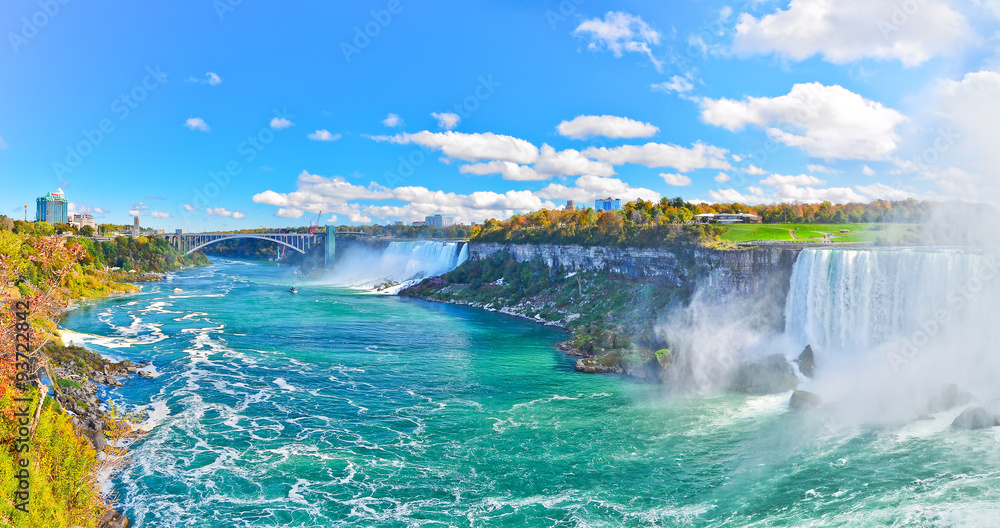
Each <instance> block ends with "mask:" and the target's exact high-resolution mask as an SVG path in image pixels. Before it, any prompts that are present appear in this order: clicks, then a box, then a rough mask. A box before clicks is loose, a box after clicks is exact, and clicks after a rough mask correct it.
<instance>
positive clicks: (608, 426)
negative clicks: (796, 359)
mask: <svg viewBox="0 0 1000 528" xmlns="http://www.w3.org/2000/svg"><path fill="white" fill-rule="evenodd" d="M819 257H821V255H815V256H813V257H812V260H811V261H810V262H812V263H813V264H812V265H813V266H814V267H816V268H817V269H820V268H822V269H843V265H842V264H841V263H840V262H839V261H832V262H833V263H832V264H828V265H827V264H823V265H822V266H821V264H820V263H821V259H820V258H819ZM946 264H947V263H945V264H941V266H945V265H946ZM881 265H882V266H886V267H891V266H895V265H896V261H891V262H888V263H883V264H881ZM823 266H826V267H823ZM838 266H839V267H838ZM872 266H874V264H872ZM899 266H900V268H899V269H902V267H906V266H910V264H908V263H906V262H902V263H901V264H899ZM892 269H896V268H892ZM935 269H936V268H930V267H928V268H927V271H926V273H929V274H930V273H934V272H935ZM941 269H945V268H941ZM842 275H843V276H845V277H849V275H846V274H842ZM796 280H799V281H800V283H801V284H803V285H804V286H803V287H802V288H799V289H796V290H794V292H793V295H800V294H801V293H802V292H803V291H807V290H808V289H809V288H812V289H813V290H817V288H819V286H817V284H819V283H818V282H815V281H814V282H813V283H810V282H809V281H806V280H805V279H802V278H798V277H797V279H796ZM832 280H833V279H831V281H828V282H826V283H823V284H833V282H832ZM844 282H845V283H849V282H850V281H849V280H847V279H844ZM855 282H857V281H855ZM292 285H295V286H297V287H298V288H299V291H300V293H299V294H298V295H291V294H289V293H288V287H289V286H292ZM175 288H181V289H182V290H183V291H181V292H175V290H174V289H175ZM796 299H798V298H797V297H796ZM945 302H946V301H945ZM809 306H812V307H814V308H815V307H816V306H819V303H812V304H811V305H809ZM914 309H915V308H914ZM901 310H902V309H901ZM845 317H846V316H845ZM869 319H870V320H876V321H879V322H881V321H882V320H883V319H884V318H883V319H872V318H869ZM845 320H849V319H845ZM61 326H62V327H63V328H65V329H67V330H69V331H70V332H67V333H66V334H65V335H64V341H66V342H67V344H68V342H69V341H75V342H76V343H77V344H85V345H86V346H88V347H90V348H93V349H95V350H98V351H100V352H102V353H104V354H107V355H110V356H113V357H115V358H128V359H131V360H133V361H136V362H138V361H143V360H147V361H150V362H151V363H152V365H153V366H155V369H156V371H157V372H158V373H159V375H158V376H157V377H156V378H154V379H152V380H145V379H132V380H129V381H128V382H127V383H126V384H125V386H124V387H121V388H114V389H111V390H110V391H108V392H107V393H106V394H107V395H108V396H109V397H110V398H112V399H113V400H115V401H117V402H122V403H126V404H130V405H141V406H144V407H145V408H146V409H147V410H149V412H150V421H149V423H147V424H146V426H147V427H150V428H151V429H150V432H149V434H148V435H146V436H145V437H143V438H142V440H141V441H140V442H139V443H138V444H137V445H136V446H135V448H134V450H133V455H132V460H131V465H130V466H129V467H128V468H126V469H125V470H124V472H122V473H121V474H119V475H117V476H116V477H115V478H114V479H113V481H112V485H113V489H114V492H115V493H116V494H117V495H118V497H119V501H120V503H121V504H122V506H123V508H124V511H125V513H126V514H127V515H128V516H129V517H130V518H131V519H132V520H133V522H134V523H135V524H134V525H135V526H138V527H151V528H152V527H157V528H158V527H181V526H185V527H186V526H190V527H204V526H220V527H221V526H225V527H262V526H289V527H329V526H366V527H367V526H373V527H410V526H434V527H446V526H476V527H486V526H489V527H494V526H512V527H513V526H518V527H520V526H531V527H546V526H553V527H555V526H566V527H570V526H579V527H584V526H586V527H598V526H608V527H618V526H992V525H996V523H997V520H998V519H1000V449H997V445H998V440H1000V432H998V428H993V429H986V430H983V431H955V430H953V429H952V428H951V427H950V424H951V421H952V420H953V419H954V418H955V416H956V415H957V414H958V413H959V412H961V410H962V409H963V408H964V407H960V408H955V409H952V410H949V411H942V412H939V413H937V414H934V415H933V416H931V418H932V419H929V420H920V421H909V422H902V423H900V424H899V425H892V426H889V425H870V424H869V425H866V424H863V423H857V422H854V421H846V420H845V421H840V420H836V419H831V418H830V416H829V415H825V414H823V413H796V412H791V411H789V408H788V404H787V402H788V399H789V393H784V394H778V395H772V396H750V397H747V396H740V395H732V394H717V393H707V394H698V395H691V396H679V395H676V394H673V395H672V394H668V392H667V390H666V389H665V388H664V387H663V386H661V385H656V384H645V383H638V382H635V381H630V380H628V379H625V378H621V377H616V376H595V375H583V374H577V373H574V372H573V361H572V358H566V357H564V356H563V355H562V353H561V352H559V351H558V350H556V348H555V344H556V343H557V342H559V341H561V340H563V339H565V338H566V334H565V333H563V332H562V331H559V330H555V329H552V328H548V327H544V326H541V325H538V324H534V323H531V322H528V321H524V320H519V319H515V318H512V317H507V316H503V315H499V314H496V313H490V312H485V311H480V310H474V309H469V308H464V307H458V306H450V305H438V304H431V303H426V302H422V301H415V300H411V299H406V298H399V297H395V296H384V295H371V294H366V293H364V292H360V291H357V290H351V289H345V288H339V287H335V286H331V285H324V284H313V283H310V282H309V281H307V280H304V279H302V278H301V277H300V276H298V275H294V274H293V273H292V271H291V270H290V269H288V268H282V267H278V266H274V265H268V264H261V263H248V262H242V261H231V260H218V261H216V263H215V264H213V265H212V266H209V267H205V268H199V269H193V270H186V271H183V272H179V273H176V274H175V275H173V276H171V277H170V278H169V280H167V281H164V282H162V283H154V284H149V285H147V286H146V287H145V288H144V291H143V292H142V293H138V294H134V295H130V296H126V297H119V298H113V299H105V300H101V301H97V302H94V303H90V304H87V305H84V306H82V307H81V308H79V309H77V310H75V311H72V312H70V313H68V314H67V315H66V316H65V317H64V319H63V320H62V321H61ZM883 327H884V326H880V327H878V328H883ZM803 328H809V329H810V331H811V332H819V330H817V329H822V327H819V326H815V325H814V326H803ZM873 332H874V331H868V334H866V335H874V333H873ZM817 335H819V334H817ZM822 335H823V336H829V335H832V333H831V332H829V331H826V332H825V333H823V334H822ZM81 341H82V342H83V343H81ZM993 375H994V376H995V375H996V373H993Z"/></svg>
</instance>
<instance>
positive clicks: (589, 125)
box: [556, 115, 660, 139]
mask: <svg viewBox="0 0 1000 528" xmlns="http://www.w3.org/2000/svg"><path fill="white" fill-rule="evenodd" d="M556 130H558V131H559V133H560V134H562V135H563V136H565V137H568V138H573V139H586V138H589V137H597V136H604V137H608V138H637V137H649V136H652V135H653V134H656V133H657V132H659V131H660V129H659V128H657V127H655V126H653V125H651V124H649V123H643V122H642V121H636V120H634V119H629V118H627V117H618V116H611V115H600V116H596V115H581V116H577V117H575V118H574V119H573V120H571V121H563V122H561V123H559V126H557V127H556Z"/></svg>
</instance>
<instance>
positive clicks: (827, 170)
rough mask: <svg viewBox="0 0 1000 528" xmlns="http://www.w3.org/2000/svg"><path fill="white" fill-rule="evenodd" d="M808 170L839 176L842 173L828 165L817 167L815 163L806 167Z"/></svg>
mask: <svg viewBox="0 0 1000 528" xmlns="http://www.w3.org/2000/svg"><path fill="white" fill-rule="evenodd" d="M866 166H867V165H866ZM806 170H808V171H809V172H822V173H824V174H839V173H840V171H838V170H836V169H834V168H832V167H827V166H826V165H817V164H815V163H810V164H808V165H806Z"/></svg>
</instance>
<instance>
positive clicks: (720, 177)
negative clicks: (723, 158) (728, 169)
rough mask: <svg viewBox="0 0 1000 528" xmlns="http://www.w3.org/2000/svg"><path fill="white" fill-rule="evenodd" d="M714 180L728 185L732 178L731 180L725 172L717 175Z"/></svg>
mask: <svg viewBox="0 0 1000 528" xmlns="http://www.w3.org/2000/svg"><path fill="white" fill-rule="evenodd" d="M714 179H715V181H717V182H719V183H726V182H727V181H729V180H731V179H732V178H730V177H729V175H728V174H726V173H724V172H720V173H718V174H716V175H715V178H714Z"/></svg>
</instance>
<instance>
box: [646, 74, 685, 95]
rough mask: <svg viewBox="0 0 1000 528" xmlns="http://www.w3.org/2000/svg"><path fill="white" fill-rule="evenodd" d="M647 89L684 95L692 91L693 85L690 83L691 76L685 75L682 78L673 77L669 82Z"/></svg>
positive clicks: (652, 85)
mask: <svg viewBox="0 0 1000 528" xmlns="http://www.w3.org/2000/svg"><path fill="white" fill-rule="evenodd" d="M649 87H650V88H652V89H653V91H655V92H667V93H678V94H681V95H684V94H686V93H688V92H690V91H691V90H694V83H693V82H691V74H687V75H685V76H683V77H681V76H680V75H674V76H673V77H671V78H670V80H669V81H664V82H661V83H656V84H651V85H649Z"/></svg>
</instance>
